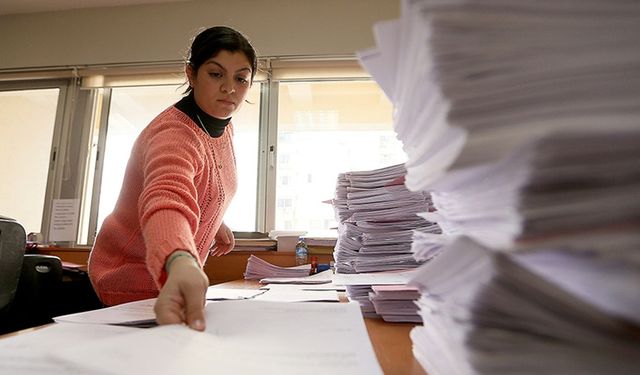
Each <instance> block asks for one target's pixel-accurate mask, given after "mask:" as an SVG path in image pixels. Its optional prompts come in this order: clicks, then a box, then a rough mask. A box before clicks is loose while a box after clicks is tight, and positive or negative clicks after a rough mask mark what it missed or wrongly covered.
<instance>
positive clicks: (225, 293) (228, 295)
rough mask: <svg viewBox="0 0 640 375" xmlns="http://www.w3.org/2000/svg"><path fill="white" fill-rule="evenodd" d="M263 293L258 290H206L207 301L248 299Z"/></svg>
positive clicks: (210, 288)
mask: <svg viewBox="0 0 640 375" xmlns="http://www.w3.org/2000/svg"><path fill="white" fill-rule="evenodd" d="M262 292H263V291H262V290H259V289H238V288H233V289H232V288H215V287H214V288H212V287H209V288H208V289H207V296H206V298H207V300H210V301H220V300H230V299H250V298H254V297H255V296H256V295H258V294H261V293H262Z"/></svg>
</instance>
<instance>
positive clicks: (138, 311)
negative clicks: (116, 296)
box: [53, 298, 156, 324]
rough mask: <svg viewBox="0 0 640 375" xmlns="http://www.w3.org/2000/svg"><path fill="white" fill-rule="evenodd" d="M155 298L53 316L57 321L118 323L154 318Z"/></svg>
mask: <svg viewBox="0 0 640 375" xmlns="http://www.w3.org/2000/svg"><path fill="white" fill-rule="evenodd" d="M155 303H156V299H155V298H151V299H145V300H142V301H135V302H129V303H123V304H122V305H117V306H112V307H107V308H104V309H98V310H92V311H86V312H81V313H76V314H69V315H62V316H57V317H55V318H53V320H54V321H55V322H57V323H61V322H67V323H85V324H118V323H124V322H135V321H143V320H151V319H155V317H156V315H155V313H154V312H153V305H154V304H155Z"/></svg>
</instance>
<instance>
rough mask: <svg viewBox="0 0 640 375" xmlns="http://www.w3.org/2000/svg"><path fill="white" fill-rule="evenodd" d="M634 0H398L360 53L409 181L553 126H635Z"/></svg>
mask: <svg viewBox="0 0 640 375" xmlns="http://www.w3.org/2000/svg"><path fill="white" fill-rule="evenodd" d="M639 15H640V5H639V4H637V3H636V2H634V1H625V0H617V1H607V0H588V1H581V0H580V1H578V0H566V1H552V0H547V1H535V2H532V1H518V2H507V1H502V0H490V1H479V0H461V1H441V0H405V1H403V2H402V15H401V18H400V19H398V20H394V21H388V22H383V23H380V24H377V25H376V26H375V27H374V36H375V39H376V43H377V46H376V47H375V48H373V49H371V50H368V51H363V52H361V53H360V54H359V57H360V60H361V62H362V64H363V65H364V66H365V68H367V69H368V70H369V71H370V72H371V74H372V76H373V77H374V78H375V79H376V80H377V81H378V82H379V83H380V85H381V87H382V88H383V89H384V91H385V93H387V95H388V96H389V97H390V99H391V100H392V102H393V104H394V107H395V120H394V127H395V130H396V132H397V133H398V138H399V139H400V140H401V141H402V142H403V143H404V149H405V151H406V152H407V154H408V162H407V163H406V167H407V178H406V184H407V186H408V187H409V189H411V190H428V189H429V185H430V184H431V183H432V182H434V181H435V180H437V178H438V177H440V176H441V175H442V173H444V172H445V171H446V170H447V169H448V168H449V167H451V166H452V165H454V166H467V165H473V164H478V163H484V162H489V161H495V160H499V159H501V158H502V157H504V156H505V155H507V154H509V153H510V152H511V151H512V150H513V148H514V147H515V146H518V145H519V144H521V143H522V142H524V141H526V140H528V139H530V138H531V137H538V136H540V135H543V134H545V133H547V132H548V131H551V130H553V131H557V130H561V129H574V128H581V129H585V128H596V129H599V128H603V127H606V128H608V129H615V128H618V129H619V128H629V127H637V124H638V122H637V119H638V117H639V116H640V108H639V106H638V102H637V97H638V95H639V94H640V64H639V61H640V48H639V46H638V38H637V36H638V35H640V22H638V19H639V18H640V16H639Z"/></svg>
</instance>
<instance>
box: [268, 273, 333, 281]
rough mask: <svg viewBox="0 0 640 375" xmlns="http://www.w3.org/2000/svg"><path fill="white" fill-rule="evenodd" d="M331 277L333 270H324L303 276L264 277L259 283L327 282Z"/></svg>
mask: <svg viewBox="0 0 640 375" xmlns="http://www.w3.org/2000/svg"><path fill="white" fill-rule="evenodd" d="M332 278H333V271H332V270H326V271H322V272H318V273H317V274H315V275H307V276H303V277H265V278H264V279H260V283H261V284H328V283H330V282H331V280H332Z"/></svg>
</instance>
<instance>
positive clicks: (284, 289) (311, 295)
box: [255, 284, 340, 302]
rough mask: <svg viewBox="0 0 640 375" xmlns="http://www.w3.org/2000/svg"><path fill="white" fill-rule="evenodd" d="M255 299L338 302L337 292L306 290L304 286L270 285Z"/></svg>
mask: <svg viewBox="0 0 640 375" xmlns="http://www.w3.org/2000/svg"><path fill="white" fill-rule="evenodd" d="M262 292H263V293H260V294H259V295H257V296H256V297H255V300H258V301H272V302H338V301H340V299H339V297H338V292H336V291H335V290H305V289H303V287H302V285H286V284H270V285H269V288H267V289H265V290H262Z"/></svg>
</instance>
